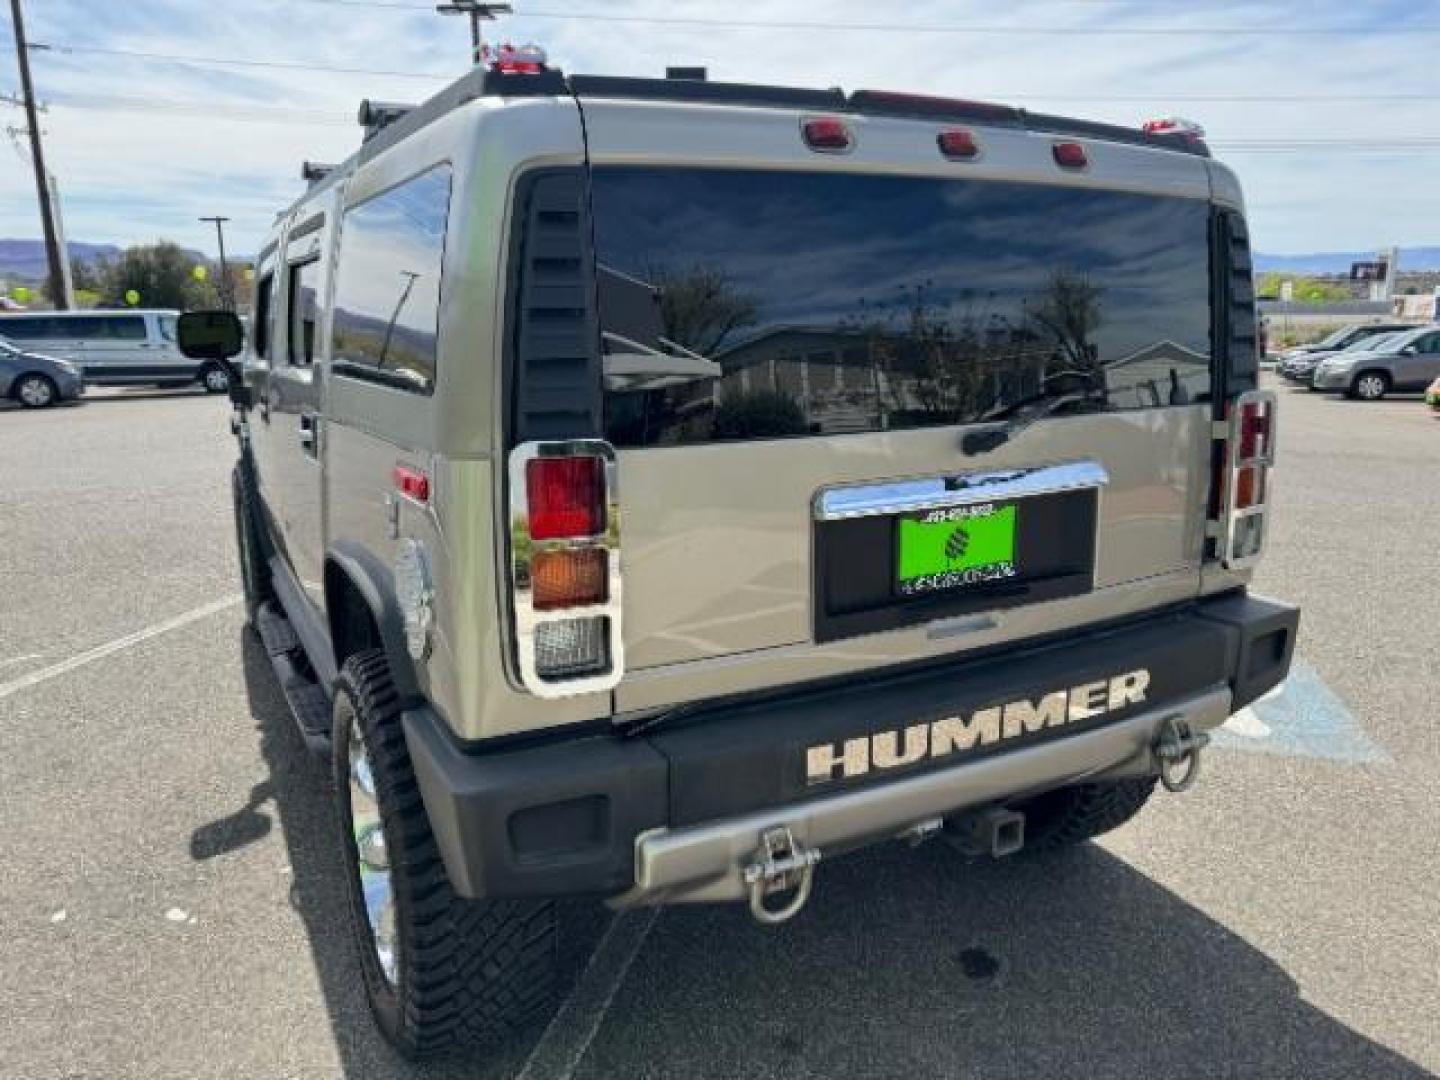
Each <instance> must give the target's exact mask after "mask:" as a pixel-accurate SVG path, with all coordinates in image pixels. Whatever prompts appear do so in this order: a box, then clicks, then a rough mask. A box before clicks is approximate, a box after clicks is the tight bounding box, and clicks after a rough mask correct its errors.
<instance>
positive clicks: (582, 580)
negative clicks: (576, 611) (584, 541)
mask: <svg viewBox="0 0 1440 1080" xmlns="http://www.w3.org/2000/svg"><path fill="white" fill-rule="evenodd" d="M609 569H610V560H609V556H608V554H607V553H606V551H605V549H604V548H572V549H561V550H558V551H542V552H540V553H538V554H537V555H536V556H535V558H534V559H533V560H532V561H531V563H530V588H531V596H532V599H531V602H532V603H533V604H534V605H535V610H536V611H556V610H559V609H562V608H572V607H583V606H585V605H586V604H603V603H604V602H605V601H606V600H608V599H609V598H610V586H609Z"/></svg>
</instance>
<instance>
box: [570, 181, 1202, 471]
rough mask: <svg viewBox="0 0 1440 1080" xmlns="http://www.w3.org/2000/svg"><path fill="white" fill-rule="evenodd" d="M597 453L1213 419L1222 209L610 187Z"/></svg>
mask: <svg viewBox="0 0 1440 1080" xmlns="http://www.w3.org/2000/svg"><path fill="white" fill-rule="evenodd" d="M593 206H594V213H595V230H596V257H597V262H598V264H599V293H600V315H601V328H602V333H603V342H604V348H605V353H606V355H605V410H606V428H607V434H608V437H609V438H610V439H611V440H612V441H613V442H615V443H617V444H619V445H625V446H645V445H659V444H684V443H697V442H707V441H712V440H717V439H727V438H770V437H778V436H786V435H807V434H829V433H844V432H861V431H877V430H895V429H904V428H913V427H923V426H932V425H937V424H957V423H968V422H972V421H974V420H977V419H980V418H983V417H985V416H988V415H991V414H994V413H997V412H999V411H1001V410H1003V409H1004V408H1005V407H1006V406H1007V405H1009V404H1013V403H1014V402H1015V401H1017V400H1019V399H1021V398H1023V397H1026V396H1029V395H1031V394H1033V393H1035V392H1037V391H1038V390H1040V389H1041V388H1042V386H1044V387H1053V386H1054V385H1055V379H1056V377H1058V376H1062V375H1063V376H1064V377H1065V378H1070V379H1074V380H1077V384H1079V385H1083V386H1085V387H1087V388H1089V390H1090V394H1088V395H1086V396H1087V397H1093V398H1094V399H1095V400H1094V401H1093V402H1092V401H1088V400H1087V401H1086V402H1085V403H1084V405H1083V407H1085V408H1091V409H1093V408H1104V409H1137V408H1154V407H1161V406H1172V405H1185V404H1191V403H1195V402H1200V401H1205V400H1208V396H1209V393H1210V352H1211V345H1210V326H1211V320H1210V299H1209V296H1210V280H1209V272H1210V258H1209V207H1208V205H1207V204H1206V203H1204V202H1202V201H1198V200H1187V199H1177V198H1162V197H1156V196H1147V195H1135V194H1127V193H1118V192H1104V191H1087V190H1082V189H1072V188H1059V187H1047V186H1041V185H1033V184H1015V183H1005V182H996V181H976V180H948V179H943V180H942V179H923V178H896V177H877V176H853V175H843V174H808V173H792V172H734V171H722V170H703V169H639V168H626V167H602V168H597V169H595V170H594V174H593Z"/></svg>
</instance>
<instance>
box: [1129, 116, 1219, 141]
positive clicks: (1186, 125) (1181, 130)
mask: <svg viewBox="0 0 1440 1080" xmlns="http://www.w3.org/2000/svg"><path fill="white" fill-rule="evenodd" d="M1140 130H1141V131H1143V132H1145V134H1146V135H1179V136H1181V137H1183V138H1186V139H1193V140H1195V141H1196V142H1200V141H1202V140H1204V138H1205V129H1204V128H1203V127H1201V126H1200V125H1199V124H1197V123H1196V122H1195V121H1194V120H1183V119H1181V118H1180V117H1178V116H1162V117H1160V118H1158V119H1155V120H1146V121H1145V123H1144V124H1142V125H1141V127H1140Z"/></svg>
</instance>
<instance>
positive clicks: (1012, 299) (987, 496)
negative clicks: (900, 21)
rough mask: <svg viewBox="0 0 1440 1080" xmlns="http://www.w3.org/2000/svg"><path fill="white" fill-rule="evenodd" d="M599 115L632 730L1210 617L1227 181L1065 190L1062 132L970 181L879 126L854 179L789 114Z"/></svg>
mask: <svg viewBox="0 0 1440 1080" xmlns="http://www.w3.org/2000/svg"><path fill="white" fill-rule="evenodd" d="M582 107H583V108H584V110H585V114H586V126H587V135H588V140H589V153H590V160H591V203H592V210H593V214H594V228H595V254H596V261H597V265H598V278H599V309H600V310H599V314H600V324H601V330H602V333H603V334H604V342H605V349H606V356H605V382H606V394H605V420H606V436H607V438H609V439H610V440H611V441H612V442H613V443H614V444H615V445H616V447H617V448H618V450H619V469H618V472H619V477H620V492H621V520H622V522H623V530H622V537H623V539H622V545H623V561H624V570H623V577H624V590H625V593H624V607H625V624H624V626H625V629H624V636H625V656H626V667H627V675H626V677H625V679H624V681H623V682H622V683H621V685H620V686H619V688H618V689H617V690H616V694H617V701H616V704H617V707H618V708H619V709H620V710H622V711H623V710H630V709H639V708H648V707H654V706H661V705H665V704H668V703H671V702H675V701H684V700H693V699H695V698H698V697H707V696H711V695H717V694H726V693H735V692H741V691H746V690H752V689H758V688H763V687H765V686H768V685H774V684H779V683H789V682H794V681H798V680H805V679H810V678H820V677H825V676H832V675H837V674H842V673H845V672H848V671H855V670H861V669H864V668H871V667H876V666H881V665H885V664H892V663H896V662H900V661H906V660H914V659H917V658H923V657H926V656H933V655H940V654H946V653H954V652H956V651H961V650H967V649H977V648H982V647H988V646H994V645H997V644H1002V643H1005V642H1008V641H1015V640H1020V639H1024V638H1028V637H1033V636H1036V635H1039V634H1044V633H1049V632H1053V631H1056V630H1061V629H1065V628H1067V627H1073V626H1080V625H1086V624H1091V623H1095V622H1099V621H1105V620H1109V619H1113V618H1117V617H1120V616H1124V615H1127V614H1132V613H1135V612H1139V611H1143V610H1147V609H1150V608H1154V607H1156V606H1160V605H1163V604H1166V603H1172V602H1175V601H1179V600H1183V599H1186V598H1188V597H1191V596H1193V595H1195V593H1196V592H1197V591H1198V589H1199V572H1198V571H1199V566H1200V561H1201V558H1202V552H1203V544H1204V539H1203V538H1204V518H1205V509H1206V500H1207V493H1208V476H1209V465H1210V455H1209V446H1210V419H1211V409H1212V406H1211V404H1210V389H1211V379H1210V366H1211V359H1210V354H1211V344H1210V327H1211V317H1210V303H1209V287H1210V286H1209V283H1210V267H1209V254H1208V252H1209V239H1208V238H1209V230H1210V204H1209V196H1210V190H1209V182H1208V176H1207V170H1206V166H1205V163H1204V161H1203V160H1202V159H1199V158H1195V157H1192V156H1188V155H1183V154H1176V153H1169V152H1164V151H1159V150H1154V149H1148V148H1144V147H1137V146H1125V145H1118V144H1112V143H1105V142H1092V143H1087V149H1088V151H1089V157H1090V164H1089V167H1088V168H1087V169H1085V170H1084V171H1081V172H1064V171H1062V170H1061V169H1060V168H1059V167H1058V166H1057V165H1056V163H1055V160H1054V157H1053V155H1052V144H1053V139H1052V138H1051V137H1049V136H1046V135H1041V134H1035V133H1031V132H1026V131H1022V130H1013V129H998V128H997V129H994V130H984V129H981V130H978V132H977V134H978V136H979V138H980V141H981V144H982V155H981V157H980V159H979V160H978V161H976V162H970V163H966V164H963V165H962V164H958V163H954V162H947V161H945V160H944V159H943V158H942V157H941V156H940V155H939V153H938V152H937V150H936V141H935V139H936V131H937V125H934V124H928V123H924V122H916V121H906V120H888V119H881V118H874V117H868V118H867V117H858V116H854V117H849V118H847V120H848V122H849V123H850V124H851V125H852V126H853V128H854V130H855V133H856V145H855V147H854V149H853V152H851V153H849V154H845V155H819V154H815V153H812V152H810V151H808V150H807V149H806V148H805V146H804V144H803V142H802V141H801V138H800V124H799V121H800V115H799V114H797V113H795V112H793V111H786V110H779V109H757V108H729V107H723V106H688V107H687V106H674V105H660V104H655V103H646V104H639V103H627V102H624V101H610V100H604V101H600V100H597V101H585V100H584V99H583V98H582ZM702 111H703V121H702V119H701V116H700V115H698V114H700V113H702ZM1047 389H1049V390H1052V391H1065V392H1067V394H1068V396H1069V397H1071V398H1072V399H1073V400H1072V401H1071V402H1070V403H1069V405H1068V406H1066V407H1063V408H1061V409H1060V411H1058V412H1057V413H1056V414H1055V415H1053V416H1049V417H1046V418H1044V419H1040V420H1038V421H1036V422H1035V423H1034V424H1033V425H1031V426H1029V427H1027V428H1025V429H1023V430H1022V431H1020V432H1018V433H1017V434H1016V435H1015V436H1014V438H1013V439H1011V440H1010V441H1009V442H1008V443H1006V444H1004V445H1002V446H1000V447H998V448H996V449H993V450H991V451H989V452H986V453H967V452H966V448H965V447H964V446H963V445H962V444H963V442H964V435H965V434H966V433H967V431H975V430H976V428H975V426H974V425H975V424H976V423H977V422H978V421H980V420H981V419H982V418H984V417H987V416H994V415H996V414H997V413H999V412H1001V411H1002V410H1004V409H1005V408H1006V407H1007V406H1011V405H1014V404H1015V403H1017V402H1019V401H1021V400H1023V399H1027V398H1030V397H1034V396H1035V395H1036V394H1037V393H1038V392H1041V391H1044V390H1047ZM991 426H992V427H993V424H992V425H991ZM972 449H973V448H972ZM900 519H904V522H903V523H902V522H901V520H900Z"/></svg>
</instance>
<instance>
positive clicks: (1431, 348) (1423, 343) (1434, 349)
mask: <svg viewBox="0 0 1440 1080" xmlns="http://www.w3.org/2000/svg"><path fill="white" fill-rule="evenodd" d="M1416 344H1417V345H1418V346H1419V347H1420V351H1421V352H1422V353H1430V354H1431V355H1434V354H1435V353H1440V334H1429V335H1427V336H1426V337H1423V338H1421V339H1420V340H1419V341H1417V342H1416Z"/></svg>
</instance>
